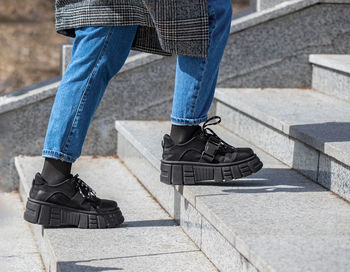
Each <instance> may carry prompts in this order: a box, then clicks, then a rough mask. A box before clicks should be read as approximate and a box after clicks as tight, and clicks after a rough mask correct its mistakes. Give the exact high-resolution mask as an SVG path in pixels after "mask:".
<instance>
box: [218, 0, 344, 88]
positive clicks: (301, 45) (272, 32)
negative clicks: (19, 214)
mask: <svg viewBox="0 0 350 272" xmlns="http://www.w3.org/2000/svg"><path fill="white" fill-rule="evenodd" d="M337 2H338V3H339V2H343V3H344V4H331V3H328V4H327V3H320V1H288V2H286V3H290V4H289V5H286V6H285V7H283V8H282V7H280V6H277V7H275V9H273V10H266V11H262V12H257V13H253V14H251V15H247V16H243V17H241V18H239V19H237V20H234V21H232V24H231V34H230V39H229V42H228V44H227V46H226V50H225V54H224V57H223V61H222V64H221V68H220V76H219V82H220V86H222V87H309V86H311V73H312V69H311V65H310V63H309V59H308V58H309V55H310V54H349V52H350V51H349V46H348V45H349V43H350V35H349V32H350V21H349V20H348V19H347V18H348V14H349V11H350V3H349V2H348V1H337ZM345 3H347V4H345ZM310 5H311V6H310Z"/></svg>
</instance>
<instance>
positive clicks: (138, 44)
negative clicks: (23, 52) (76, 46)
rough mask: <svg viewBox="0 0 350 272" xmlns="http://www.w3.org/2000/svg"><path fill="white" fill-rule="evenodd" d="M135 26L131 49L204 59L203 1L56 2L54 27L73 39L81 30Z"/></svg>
mask: <svg viewBox="0 0 350 272" xmlns="http://www.w3.org/2000/svg"><path fill="white" fill-rule="evenodd" d="M106 25H113V26H125V25H138V26H139V27H138V30H137V33H136V36H135V39H134V41H133V45H132V49H135V50H139V51H143V52H148V53H155V54H160V55H166V56H169V55H172V54H173V53H175V54H177V55H185V56H193V57H207V56H208V46H209V19H208V5H207V0H56V7H55V26H56V31H57V32H58V33H60V34H63V35H66V36H69V37H75V33H74V29H75V28H77V27H84V26H106Z"/></svg>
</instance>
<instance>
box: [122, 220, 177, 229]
mask: <svg viewBox="0 0 350 272" xmlns="http://www.w3.org/2000/svg"><path fill="white" fill-rule="evenodd" d="M177 225H178V224H176V222H175V221H174V220H173V219H159V220H141V221H126V222H124V223H123V227H127V228H139V227H172V226H177Z"/></svg>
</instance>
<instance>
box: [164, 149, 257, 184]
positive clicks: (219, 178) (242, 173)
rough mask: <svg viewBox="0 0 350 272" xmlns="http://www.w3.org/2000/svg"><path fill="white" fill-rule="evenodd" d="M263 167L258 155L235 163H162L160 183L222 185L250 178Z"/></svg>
mask: <svg viewBox="0 0 350 272" xmlns="http://www.w3.org/2000/svg"><path fill="white" fill-rule="evenodd" d="M262 167H263V163H262V162H261V161H260V159H259V158H258V156H257V155H255V154H254V155H253V156H251V157H249V158H247V159H245V160H242V161H238V162H234V163H217V164H213V163H199V162H181V161H163V160H162V161H161V165H160V170H161V173H160V181H161V182H163V183H166V184H173V185H195V184H205V183H222V182H224V181H225V182H227V181H231V180H233V179H238V178H242V177H246V176H249V175H251V174H253V173H255V172H258V171H259V170H260V169H261V168H262Z"/></svg>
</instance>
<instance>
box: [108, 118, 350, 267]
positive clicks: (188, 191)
mask: <svg viewBox="0 0 350 272" xmlns="http://www.w3.org/2000/svg"><path fill="white" fill-rule="evenodd" d="M115 125H116V129H117V130H118V137H119V140H118V155H119V156H120V158H121V159H122V160H123V161H124V163H125V164H126V165H127V167H128V168H129V169H131V171H132V172H133V173H134V174H135V175H136V176H137V177H138V179H139V180H140V181H141V182H142V183H143V185H144V186H145V187H146V188H147V189H148V190H149V191H150V192H151V193H152V195H153V196H154V197H155V198H156V199H157V200H158V201H159V202H160V203H161V205H162V206H163V207H164V208H165V209H166V210H167V211H168V212H169V213H170V214H174V216H175V218H178V220H179V221H180V224H181V226H182V227H183V229H184V230H185V232H186V233H187V234H188V235H189V236H190V237H191V238H192V240H193V241H195V242H196V244H197V245H198V246H199V247H200V248H201V249H202V251H203V252H204V253H205V254H206V255H207V256H208V257H209V259H210V260H211V261H212V262H213V263H214V264H215V265H216V266H217V267H218V269H219V270H220V271H251V270H252V271H256V270H257V271H346V268H347V266H348V265H349V263H348V260H347V257H346V256H347V255H348V253H347V252H350V251H349V250H350V248H347V249H344V248H343V245H344V244H343V243H342V242H341V241H344V236H343V235H345V237H349V236H350V232H349V230H346V227H345V228H343V227H340V226H341V225H343V226H346V225H348V224H349V223H350V213H349V211H350V210H349V209H350V208H349V205H348V203H346V202H345V201H344V200H341V199H339V198H337V197H336V196H335V195H333V194H332V193H331V192H329V191H327V190H325V189H323V188H322V187H321V186H319V185H317V184H315V183H313V182H311V181H310V180H308V179H306V178H305V177H303V176H302V175H300V174H298V173H297V172H296V171H293V170H291V169H290V168H289V167H287V166H286V165H283V164H281V163H280V162H279V161H277V160H276V159H274V158H272V157H271V156H269V155H267V154H266V153H265V152H263V151H261V150H259V149H258V148H256V147H253V148H254V150H255V151H256V153H258V155H259V156H260V157H261V159H262V161H263V162H264V168H263V170H261V171H260V172H258V173H256V174H254V175H252V176H250V177H247V178H244V179H241V180H238V181H235V182H233V183H231V184H229V183H227V184H224V186H168V185H165V184H162V183H160V182H159V174H160V173H159V164H160V163H159V159H160V157H161V146H160V141H161V138H162V135H163V134H164V133H167V132H168V131H169V128H170V124H169V122H156V121H149V122H142V121H117V122H116V123H115ZM215 131H216V132H218V134H219V135H220V136H222V138H223V139H224V140H225V141H228V142H229V143H232V144H234V145H235V146H249V145H250V144H249V143H247V142H245V141H244V140H242V139H240V138H238V137H237V136H235V135H233V134H232V133H229V132H228V131H227V130H225V129H223V128H215ZM250 146H251V145H250ZM182 203H183V204H184V206H185V207H187V208H186V209H185V210H184V208H183V206H182V205H183V204H182ZM338 205H339V206H338ZM338 207H339V208H340V207H341V208H340V209H342V211H340V210H339V209H338ZM186 211H187V212H186ZM330 217H331V218H333V219H330ZM189 218H190V220H189ZM333 220H340V221H337V222H335V221H333ZM195 226H201V227H200V228H199V229H198V228H196V227H195ZM338 227H339V229H338ZM334 228H337V230H335V229H334ZM344 231H345V232H346V234H345V233H343V234H340V233H342V232H344ZM331 233H332V234H331ZM335 233H337V234H336V236H337V238H336V237H335V236H333V234H335ZM338 234H339V236H338ZM332 236H333V237H332ZM325 237H327V238H326V239H325ZM337 240H338V242H337ZM339 243H340V244H342V245H341V246H340V245H339ZM322 256H323V257H322ZM296 260H297V261H296Z"/></svg>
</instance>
